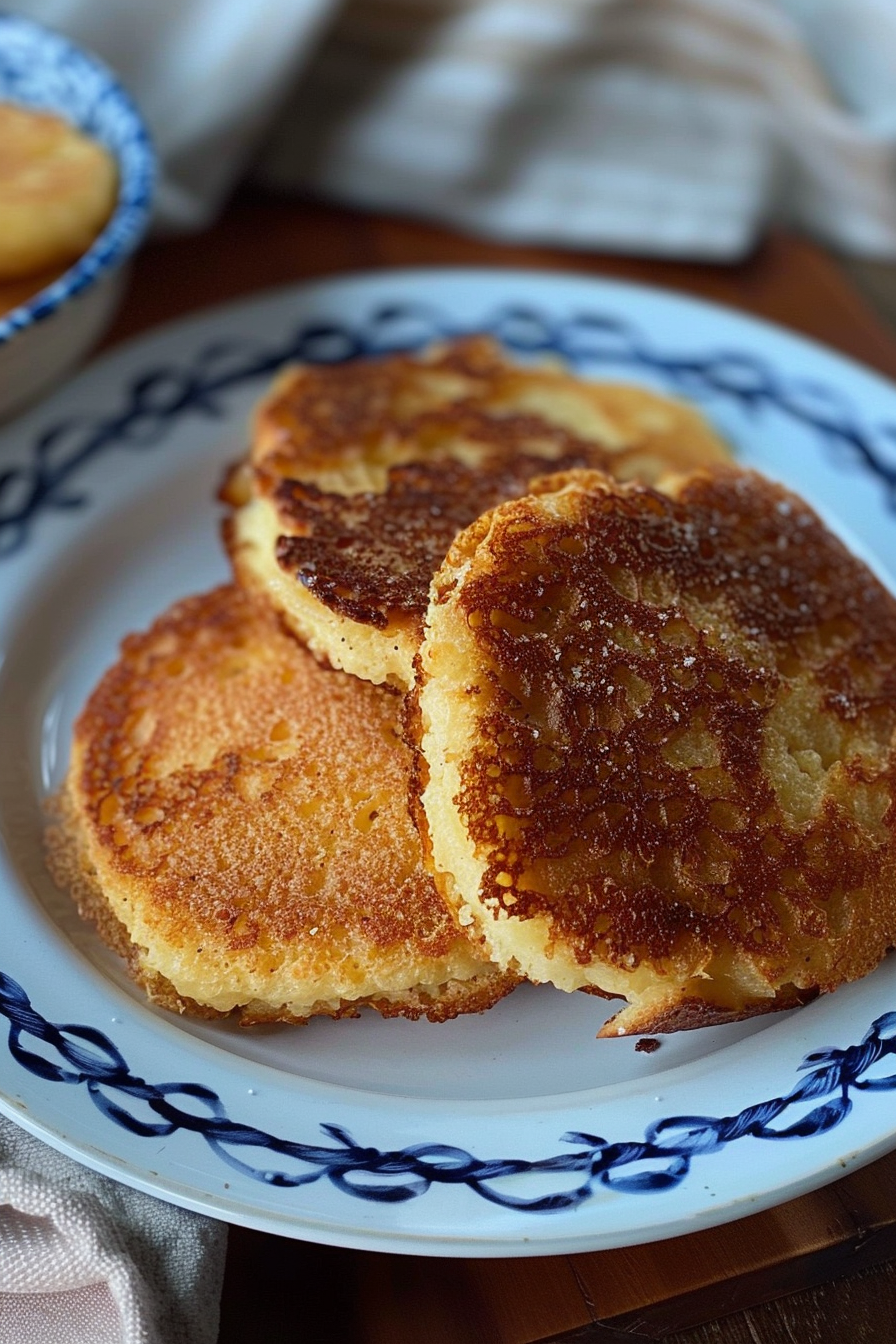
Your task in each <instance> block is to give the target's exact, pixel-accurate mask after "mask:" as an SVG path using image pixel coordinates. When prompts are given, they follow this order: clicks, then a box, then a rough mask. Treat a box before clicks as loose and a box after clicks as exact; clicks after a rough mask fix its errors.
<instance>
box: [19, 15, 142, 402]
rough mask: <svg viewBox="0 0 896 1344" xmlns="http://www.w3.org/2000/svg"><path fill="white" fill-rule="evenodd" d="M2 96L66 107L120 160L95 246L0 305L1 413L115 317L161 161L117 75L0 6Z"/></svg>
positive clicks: (32, 393)
mask: <svg viewBox="0 0 896 1344" xmlns="http://www.w3.org/2000/svg"><path fill="white" fill-rule="evenodd" d="M0 101H3V102H12V103H19V104H21V105H22V106H27V107H35V108H41V109H44V110H47V111H52V112H56V113H58V114H59V115H60V116H63V117H65V118H66V119H67V120H68V121H70V122H72V123H73V124H74V125H76V126H78V127H80V128H81V130H83V131H85V132H87V134H89V135H92V136H93V137H94V138H95V139H96V140H98V141H99V142H100V143H101V144H103V145H104V146H105V147H106V148H107V149H108V150H109V151H110V152H111V153H112V154H113V155H114V157H115V160H116V162H117V164H118V176H119V186H118V203H117V205H116V207H115V210H114V212H113V214H112V217H111V219H110V220H109V222H108V224H107V225H106V227H105V228H104V229H103V231H102V232H101V233H100V234H99V236H98V237H97V238H96V239H95V240H94V242H93V245H92V246H91V247H90V248H89V249H88V251H87V252H85V253H84V254H83V256H81V257H79V258H78V260H77V261H76V262H74V264H73V265H72V266H71V267H69V269H68V270H67V271H65V272H64V274H62V275H61V276H59V278H58V279H57V280H55V281H54V282H53V283H52V284H51V285H48V286H47V287H46V288H45V289H42V290H40V291H38V292H37V293H36V294H34V295H33V296H32V297H31V298H30V299H29V300H28V301H27V302H25V303H23V304H21V305H20V306H19V307H17V308H13V309H12V310H11V311H10V312H7V313H3V314H0V418H3V417H5V416H8V415H11V414H12V413H13V412H14V411H15V410H17V409H19V408H20V407H22V406H24V405H25V404H26V403H27V402H29V401H32V400H34V398H35V397H37V396H38V395H39V394H40V393H41V392H43V391H46V390H47V389H48V388H49V387H51V386H52V385H53V384H54V383H56V382H58V381H59V380H60V378H61V377H62V376H63V375H64V374H65V373H67V372H68V371H69V370H70V369H71V368H72V367H73V366H74V365H75V364H77V363H78V362H79V360H81V359H83V357H84V356H85V355H86V354H87V352H88V351H89V350H90V349H91V347H92V346H93V345H94V344H95V342H96V341H97V340H98V339H99V337H100V336H101V335H102V333H103V331H104V330H105V329H106V327H107V325H108V324H109V321H110V320H111V318H112V316H113V313H114V311H115V308H116V306H117V302H118V299H119V298H120V296H121V293H122V289H123V282H124V278H125V265H124V264H125V263H126V261H127V259H128V258H129V257H130V255H131V253H132V252H133V250H134V248H135V247H136V246H137V244H138V243H139V241H140V239H141V238H142V237H143V234H144V233H145V231H146V227H147V224H148V223H149V213H150V204H151V200H152V188H153V180H154V176H155V160H154V155H153V151H152V146H151V144H150V141H149V137H148V135H147V132H146V127H145V126H144V124H143V121H142V119H141V117H140V114H139V112H138V111H137V109H136V107H135V106H134V104H133V102H132V101H131V99H130V98H129V97H128V95H127V93H125V91H124V89H123V88H122V87H121V85H120V84H119V83H118V81H117V79H116V78H115V76H114V75H113V74H112V73H111V71H109V70H108V69H107V67H106V66H104V65H103V64H102V62H101V61H99V60H97V58H96V57H95V56H91V55H89V54H88V53H87V52H85V51H82V50H81V49H80V48H78V47H76V46H74V45H73V44H72V43H71V42H69V41H68V40H67V39H66V38H64V37H61V36H60V35H59V34H58V33H54V32H50V31H49V30H48V29H46V28H42V27H41V26H40V25H39V24H36V23H34V22H32V21H31V20H30V19H24V18H21V17H19V16H17V15H13V14H0Z"/></svg>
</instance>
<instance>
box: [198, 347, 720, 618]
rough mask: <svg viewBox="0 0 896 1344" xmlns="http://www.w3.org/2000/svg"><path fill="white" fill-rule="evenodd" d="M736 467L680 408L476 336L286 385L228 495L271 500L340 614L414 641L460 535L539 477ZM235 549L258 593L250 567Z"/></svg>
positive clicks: (293, 555) (318, 590)
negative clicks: (434, 581) (528, 362)
mask: <svg viewBox="0 0 896 1344" xmlns="http://www.w3.org/2000/svg"><path fill="white" fill-rule="evenodd" d="M571 400H572V401H573V402H574V403H575V404H574V405H572V407H571ZM727 458H728V453H727V450H726V449H725V448H724V446H723V445H722V444H721V442H720V441H719V439H718V438H717V436H716V435H715V434H713V432H712V431H711V430H710V428H709V426H708V425H707V424H706V422H705V421H704V420H703V419H702V418H701V417H700V416H699V415H698V414H697V413H696V411H694V410H692V409H690V408H688V407H685V406H684V405H682V404H681V403H677V402H673V401H671V400H669V399H667V398H663V397H660V396H658V395H656V394H654V393H651V392H648V391H646V390H642V389H637V388H629V387H619V386H615V385H598V384H589V383H586V382H584V381H583V380H580V379H576V378H574V377H572V376H571V375H570V374H568V373H566V372H564V371H561V370H560V369H558V368H553V369H548V368H545V367H540V368H523V367H519V366H515V365H513V364H511V363H510V362H508V360H507V359H506V358H505V357H504V355H503V354H502V352H501V351H500V349H499V347H498V346H497V345H496V343H495V342H493V341H492V340H490V339H487V338H485V337H471V338H466V339H463V340H458V341H455V342H452V343H448V344H446V345H444V346H440V347H438V348H437V349H434V350H431V351H428V352H426V353H425V354H423V355H406V354H400V355H393V356H390V357H388V358H384V359H373V360H371V359H368V360H355V361H351V362H349V363H346V364H338V365H329V366H319V367H313V368H300V369H296V370H294V371H292V372H287V373H286V374H284V375H281V377H280V378H279V379H278V381H277V383H276V384H275V386H274V389H273V390H272V392H271V394H270V395H269V396H268V397H267V398H265V400H264V401H263V402H262V404H261V406H260V407H259V410H258V413H257V417H256V423H255V431H254V438H253V444H252V449H251V453H250V460H249V464H248V465H247V466H245V467H244V468H243V469H242V470H241V471H237V472H235V473H232V474H231V476H230V477H229V480H228V483H226V484H225V487H224V491H223V497H224V499H225V500H226V501H228V502H229V503H231V505H232V506H233V507H237V508H238V507H240V506H241V505H242V504H244V503H245V502H246V501H247V499H248V498H251V497H255V498H259V497H260V498H263V499H266V500H267V501H268V502H269V503H270V505H271V506H272V507H273V508H274V509H275V510H276V514H277V519H278V530H279V536H278V539H277V543H276V561H277V564H278V565H279V567H280V568H281V569H282V570H283V571H284V572H285V573H288V574H289V575H291V576H293V577H294V578H295V579H296V580H297V581H298V583H299V584H300V585H301V586H302V587H303V588H304V589H305V591H306V592H308V593H310V594H312V595H313V596H314V598H316V599H317V601H319V602H320V603H321V604H322V605H323V606H324V607H326V608H328V609H329V610H330V611H331V612H332V613H334V614H335V615H336V616H339V617H343V618H346V619H348V620H350V621H354V622H358V623H359V624H361V625H365V626H369V627H372V628H374V629H376V630H378V631H383V632H387V633H388V632H389V631H390V630H392V629H398V630H406V629H409V630H411V631H413V632H415V633H416V634H417V635H419V631H420V629H421V627H422V618H423V614H424V612H425V610H426V604H427V600H428V590H429V584H430V580H431V578H432V575H433V574H434V572H435V570H436V569H437V568H438V566H439V564H440V563H441V561H442V559H443V558H444V556H445V554H446V552H447V550H448V547H449V545H450V544H451V542H452V541H453V539H454V537H455V536H456V535H457V533H458V532H459V531H461V530H462V529H463V528H464V527H466V526H467V525H468V524H470V523H472V522H473V520H474V519H475V518H477V517H478V516H479V515H480V514H481V513H483V512H485V511H486V510H487V509H490V508H492V507H493V506H494V505H496V504H497V503H499V502H500V501H502V500H505V499H511V498H515V497H516V496H518V495H520V494H523V493H525V491H526V489H527V488H528V483H529V482H530V480H531V479H532V478H533V477H534V476H538V475H541V474H543V473H544V471H545V470H551V471H561V470H566V469H570V468H576V467H589V468H596V469H601V470H606V471H609V472H611V473H612V474H614V475H616V476H619V477H621V478H628V477H630V476H638V477H639V478H641V479H649V480H652V479H654V478H655V476H656V475H657V474H658V472H659V471H661V470H668V469H669V468H670V466H671V467H686V466H692V465H694V464H705V463H707V462H709V463H711V462H715V461H724V460H727ZM359 472H360V473H361V474H360V476H359ZM340 477H341V479H340ZM373 477H376V478H377V483H376V484H375V485H374V486H369V487H368V486H364V485H361V486H359V485H358V484H357V482H358V480H359V479H360V480H364V479H367V478H373ZM229 549H230V552H231V557H232V558H234V560H235V565H236V572H237V576H238V578H239V581H240V582H241V583H246V582H250V583H251V581H252V580H251V577H250V576H248V575H247V567H248V564H249V560H248V559H247V557H246V556H245V555H242V556H235V553H234V549H233V547H232V545H231V546H230V548H229ZM260 586H263V585H260ZM297 619H298V617H297Z"/></svg>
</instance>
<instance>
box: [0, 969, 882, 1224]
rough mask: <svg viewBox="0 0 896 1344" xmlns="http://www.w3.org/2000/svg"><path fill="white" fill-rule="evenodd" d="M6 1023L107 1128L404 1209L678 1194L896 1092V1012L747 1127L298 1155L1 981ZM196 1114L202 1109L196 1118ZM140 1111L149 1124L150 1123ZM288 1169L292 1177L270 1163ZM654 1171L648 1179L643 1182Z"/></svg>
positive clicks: (333, 1149) (298, 1148) (746, 1116)
mask: <svg viewBox="0 0 896 1344" xmlns="http://www.w3.org/2000/svg"><path fill="white" fill-rule="evenodd" d="M0 1014H2V1015H3V1016H4V1017H6V1018H7V1019H8V1021H9V1049H10V1053H11V1054H12V1056H13V1058H14V1059H15V1060H16V1062H17V1063H18V1064H20V1065H21V1066H22V1067H23V1068H24V1069H27V1070H28V1072H29V1073H32V1074H35V1075H36V1076H37V1077H39V1078H43V1079H46V1080H47V1081H49V1082H54V1083H69V1084H74V1085H76V1086H81V1085H84V1086H86V1088H87V1091H88V1094H89V1096H90V1099H91V1101H92V1102H93V1104H94V1105H95V1106H96V1108H97V1109H98V1110H99V1111H100V1112H101V1114H103V1115H104V1116H106V1118H107V1119H109V1120H112V1121H114V1123H115V1124H117V1125H120V1126H121V1127H122V1129H126V1130H127V1131H128V1132H129V1133H131V1134H134V1135H137V1136H138V1137H140V1138H167V1137H168V1136H169V1135H171V1134H175V1133H177V1132H178V1131H186V1132H189V1133H193V1134H197V1135H198V1136H199V1137H200V1138H202V1139H204V1141H205V1142H206V1143H207V1144H208V1146H209V1148H210V1149H211V1150H212V1152H214V1153H215V1154H216V1156H218V1157H220V1158H221V1159H222V1160H223V1161H224V1162H226V1163H227V1164H228V1165H229V1166H230V1167H233V1168H234V1169H235V1170H237V1171H239V1172H240V1173H242V1175H244V1176H248V1177H251V1178H253V1179H254V1180H257V1181H263V1182H265V1183H266V1184H268V1185H272V1186H282V1187H287V1188H291V1187H294V1186H301V1185H310V1184H313V1183H314V1182H315V1181H319V1180H320V1179H321V1178H322V1177H324V1176H325V1177H326V1178H327V1179H328V1180H329V1181H330V1182H331V1184H332V1185H334V1186H335V1187H336V1189H338V1190H341V1191H342V1193H343V1194H346V1195H353V1196H354V1197H355V1198H357V1199H366V1200H375V1201H377V1202H379V1203H386V1204H395V1203H401V1202H403V1201H405V1200H409V1199H418V1198H419V1197H420V1196H421V1195H425V1194H426V1193H427V1191H428V1190H429V1189H430V1188H431V1187H432V1186H433V1185H449V1186H461V1185H463V1186H466V1187H467V1188H468V1189H469V1190H471V1191H472V1192H473V1193H474V1194H477V1195H480V1196H481V1197H482V1198H483V1199H487V1200H489V1201H490V1202H491V1203H493V1204H500V1205H501V1206H502V1207H504V1208H506V1209H515V1210H519V1211H522V1212H526V1213H559V1212H562V1211H563V1210H565V1209H573V1208H576V1207H578V1205H580V1204H582V1203H583V1202H584V1201H585V1200H587V1199H589V1198H590V1197H591V1195H592V1194H593V1192H594V1187H595V1185H602V1186H605V1187H607V1188H609V1189H611V1190H613V1191H615V1192H617V1193H620V1194H645V1193H654V1192H662V1191H665V1190H671V1189H673V1188H674V1187H675V1186H677V1185H680V1184H681V1182H682V1181H683V1180H684V1178H685V1177H686V1176H687V1174H688V1172H689V1170H690V1167H691V1163H692V1162H693V1161H694V1159H695V1158H698V1157H705V1156H707V1155H708V1154H709V1153H715V1152H718V1151H720V1150H721V1149H722V1148H725V1147H726V1146H727V1145H728V1144H731V1143H735V1142H737V1140H738V1139H742V1138H746V1137H748V1136H749V1137H752V1138H755V1139H806V1138H811V1137H812V1136H814V1135H817V1134H824V1133H826V1132H827V1131H828V1130H830V1129H833V1128H835V1127H836V1126H837V1125H839V1124H841V1123H842V1122H843V1120H845V1119H846V1117H847V1116H848V1115H849V1113H850V1111H851V1110H852V1106H853V1101H852V1097H851V1095H850V1094H851V1092H853V1091H855V1092H875V1091H876V1092H879V1091H892V1090H893V1089H894V1088H896V1074H892V1073H891V1074H885V1075H883V1076H881V1075H879V1074H878V1075H875V1076H873V1077H871V1076H869V1074H870V1072H871V1070H872V1069H873V1068H874V1066H875V1065H876V1064H878V1062H879V1061H880V1060H882V1059H884V1058H885V1057H886V1056H889V1055H893V1054H896V1012H892V1013H885V1014H884V1015H883V1016H881V1017H878V1018H877V1019H876V1020H875V1021H874V1022H873V1023H872V1024H871V1027H870V1028H869V1029H868V1031H867V1032H866V1033H865V1035H864V1037H863V1038H862V1041H861V1042H860V1044H859V1045H853V1046H849V1047H848V1048H847V1049H845V1050H839V1049H827V1050H816V1051H814V1052H813V1053H812V1054H810V1055H807V1056H806V1058H805V1059H804V1060H803V1063H802V1064H801V1066H800V1070H799V1071H800V1072H801V1073H802V1074H803V1075H804V1076H803V1077H802V1078H801V1079H800V1080H799V1081H798V1082H797V1083H796V1084H795V1085H794V1087H792V1088H791V1090H790V1091H789V1092H788V1093H786V1095H785V1096H783V1097H773V1098H770V1099H769V1100H768V1101H761V1102H757V1103H756V1104H755V1105H753V1106H747V1107H746V1108H745V1109H744V1110H742V1111H740V1112H739V1113H738V1114H737V1115H730V1116H707V1115H675V1116H668V1117H666V1118H664V1119H662V1120H655V1121H653V1122H652V1123H651V1124H650V1125H648V1126H647V1128H646V1129H645V1132H644V1138H643V1139H635V1140H629V1141H615V1142H609V1141H608V1140H607V1139H604V1138H601V1137H599V1136H598V1135H597V1134H588V1133H582V1132H576V1133H568V1134H564V1135H563V1136H562V1138H561V1140H560V1141H561V1142H563V1143H568V1144H573V1145H576V1147H575V1151H573V1152H567V1153H561V1154H558V1155H557V1156H556V1157H548V1158H542V1159H539V1160H536V1161H528V1160H526V1159H523V1158H512V1157H511V1158H479V1157H474V1156H473V1154H472V1153H468V1152H466V1151H465V1150H464V1149H463V1148H457V1147H453V1146H451V1145H448V1144H443V1143H417V1144H414V1145H413V1146H412V1147H409V1148H401V1149H395V1150H386V1151H382V1150H381V1149H379V1148H374V1147H371V1146H370V1145H367V1144H359V1143H357V1142H356V1141H355V1140H354V1138H353V1137H352V1136H351V1134H349V1133H348V1131H347V1130H345V1129H344V1128H343V1127H342V1126H340V1125H332V1124H323V1125H321V1129H322V1130H323V1132H324V1133H325V1134H326V1135H328V1136H329V1138H330V1139H331V1140H332V1141H333V1142H332V1144H331V1145H327V1144H325V1143H320V1144H311V1143H299V1142H296V1141H293V1140H288V1139H281V1138H277V1137H275V1136H274V1135H273V1134H268V1133H266V1132H265V1131H264V1130H261V1129H257V1128H256V1127H255V1126H254V1125H246V1124H242V1123H241V1122H240V1121H238V1120H231V1119H230V1118H229V1116H228V1115H227V1111H226V1109H225V1107H224V1104H223V1102H222V1101H221V1099H220V1097H219V1096H218V1094H217V1093H216V1092H213V1091H212V1089H211V1088H209V1087H204V1086H202V1084H200V1083H148V1082H147V1081H146V1080H145V1079H143V1078H139V1077H137V1076H136V1075H134V1074H133V1073H131V1071H130V1069H129V1067H128V1064H127V1061H126V1060H125V1058H124V1056H123V1055H122V1053H121V1051H120V1050H119V1049H118V1047H117V1046H116V1045H115V1044H114V1043H113V1042H112V1041H111V1040H110V1039H109V1037H108V1036H106V1035H105V1034H104V1033H103V1032H101V1031H98V1030H97V1029H96V1028H95V1027H89V1026H79V1025H75V1024H73V1023H52V1022H48V1021H47V1019H46V1018H45V1017H43V1016H42V1015H41V1014H40V1013H39V1012H38V1011H37V1010H36V1009H35V1008H34V1007H33V1006H32V1004H31V1002H30V1000H29V998H28V996H27V995H26V993H25V991H24V990H23V989H22V987H21V986H20V985H19V984H17V983H16V981H15V980H13V979H12V978H11V977H10V976H8V975H5V974H4V973H3V972H0ZM25 1036H30V1037H32V1038H34V1040H35V1041H37V1042H40V1043H41V1044H42V1045H43V1046H46V1047H48V1048H49V1050H50V1051H55V1052H56V1055H57V1056H58V1057H59V1060H60V1061H61V1062H59V1063H57V1062H54V1061H53V1060H52V1059H50V1058H48V1057H47V1056H46V1055H45V1054H39V1053H37V1052H36V1051H35V1050H34V1049H32V1048H29V1047H28V1046H26V1045H25V1044H24V1043H23V1037H25ZM813 1102H816V1103H819V1104H817V1105H814V1106H812V1108H811V1109H810V1110H809V1111H808V1112H805V1111H803V1112H802V1113H801V1114H799V1115H798V1117H797V1118H795V1119H793V1120H791V1122H790V1123H789V1124H784V1125H782V1126H781V1127H780V1128H776V1127H775V1124H774V1122H775V1121H778V1120H779V1119H781V1118H782V1117H784V1116H785V1115H786V1113H787V1112H788V1111H793V1110H794V1109H795V1108H797V1107H803V1106H805V1104H806V1103H813ZM189 1103H193V1105H192V1107H191V1106H190V1105H189ZM141 1109H142V1110H143V1112H144V1113H143V1114H141V1113H140V1111H141ZM247 1150H256V1151H258V1152H262V1153H263V1154H264V1158H265V1164H264V1166H256V1165H254V1164H253V1163H252V1162H250V1161H248V1160H246V1159H245V1158H241V1157H240V1156H239V1153H240V1152H246V1151H247ZM272 1159H275V1160H278V1159H287V1162H288V1166H286V1167H284V1166H276V1167H275V1166H272V1165H271V1160H272ZM644 1164H650V1165H649V1169H648V1170H638V1168H639V1167H642V1166H644ZM555 1173H556V1174H558V1175H561V1174H572V1175H576V1174H581V1175H582V1177H583V1179H582V1180H581V1181H580V1183H579V1184H577V1185H575V1186H574V1187H573V1188H572V1189H563V1190H556V1191H553V1192H551V1193H549V1194H546V1195H541V1196H538V1197H526V1196H522V1195H514V1194H512V1193H510V1192H509V1191H507V1190H500V1189H498V1188H497V1183H498V1182H500V1181H503V1180H506V1179H507V1178H510V1177H521V1176H540V1177H545V1176H551V1175H553V1174H555Z"/></svg>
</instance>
